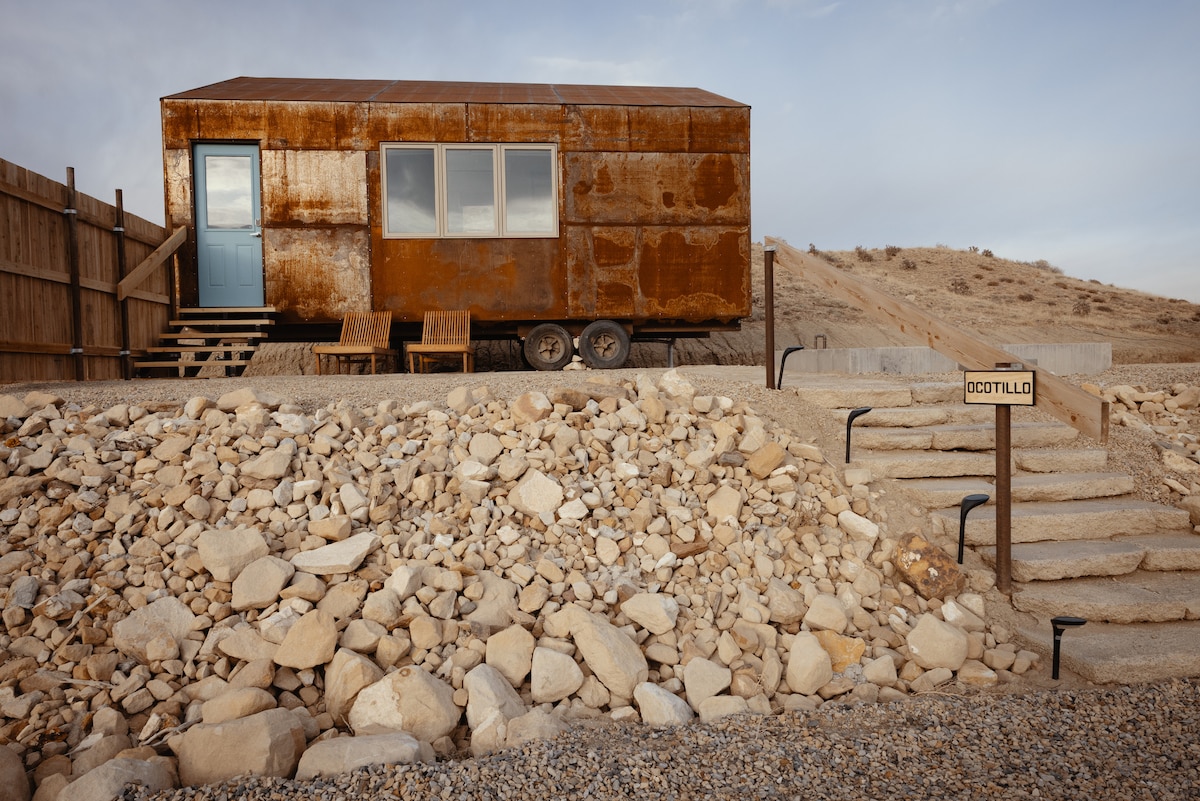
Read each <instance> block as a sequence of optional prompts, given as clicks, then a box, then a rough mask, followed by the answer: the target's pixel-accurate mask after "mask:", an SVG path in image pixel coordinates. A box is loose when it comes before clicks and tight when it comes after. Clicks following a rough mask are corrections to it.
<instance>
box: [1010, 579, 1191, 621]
mask: <svg viewBox="0 0 1200 801" xmlns="http://www.w3.org/2000/svg"><path fill="white" fill-rule="evenodd" d="M1012 602H1013V606H1015V607H1016V608H1017V609H1020V610H1021V611H1023V612H1028V613H1030V614H1032V615H1036V616H1038V617H1040V618H1044V619H1047V620H1048V619H1050V618H1052V617H1054V616H1056V615H1074V616H1076V617H1082V618H1084V619H1086V620H1094V621H1101V622H1105V623H1162V622H1165V621H1170V620H1196V619H1198V618H1200V573H1193V572H1174V573H1150V572H1143V571H1138V572H1135V573H1130V574H1127V575H1124V576H1115V577H1107V578H1079V579H1067V580H1063V581H1037V582H1033V583H1030V584H1024V585H1020V586H1019V587H1017V588H1015V589H1014V591H1013V596H1012Z"/></svg>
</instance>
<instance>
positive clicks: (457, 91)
mask: <svg viewBox="0 0 1200 801" xmlns="http://www.w3.org/2000/svg"><path fill="white" fill-rule="evenodd" d="M163 99H164V100H288V101H301V102H304V101H308V102H312V101H318V102H331V103H367V102H372V103H504V104H509V103H512V104H534V105H555V106H557V105H561V104H563V103H566V104H570V105H593V106H718V107H719V106H728V107H736V108H744V107H746V104H745V103H739V102H737V101H736V100H730V99H729V98H727V97H721V96H720V95H715V94H713V93H712V92H706V91H704V90H703V89H695V88H677V87H664V86H583V85H573V84H548V83H468V82H457V81H371V80H350V79H341V78H248V77H241V78H232V79H230V80H228V81H221V82H220V83H214V84H210V85H208V86H202V87H200V88H198V89H192V90H189V91H187V92H180V93H179V94H174V95H168V96H167V97H165V98H163Z"/></svg>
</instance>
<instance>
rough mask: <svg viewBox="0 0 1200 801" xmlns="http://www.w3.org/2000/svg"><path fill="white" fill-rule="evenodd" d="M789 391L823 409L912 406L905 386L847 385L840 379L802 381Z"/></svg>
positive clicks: (875, 382)
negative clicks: (802, 382)
mask: <svg viewBox="0 0 1200 801" xmlns="http://www.w3.org/2000/svg"><path fill="white" fill-rule="evenodd" d="M793 391H794V392H795V393H796V395H798V396H799V397H800V399H801V400H803V401H806V402H808V403H811V404H813V405H814V406H821V407H823V408H825V409H858V408H861V407H863V406H870V407H872V408H875V407H893V406H911V405H912V402H913V396H912V390H911V389H910V388H909V387H908V386H907V385H901V384H893V383H890V382H887V381H870V380H868V381H859V380H852V381H848V380H846V379H845V378H844V377H830V378H826V379H824V380H822V379H806V380H805V382H804V384H801V385H800V386H797V387H794V388H793ZM868 416H869V415H868Z"/></svg>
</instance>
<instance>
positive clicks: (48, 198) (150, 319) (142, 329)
mask: <svg viewBox="0 0 1200 801" xmlns="http://www.w3.org/2000/svg"><path fill="white" fill-rule="evenodd" d="M74 184H75V175H74V170H73V169H71V168H67V183H66V184H60V183H58V182H56V181H52V180H50V179H49V178H45V177H43V176H41V175H38V174H36V173H33V172H30V171H29V170H26V169H23V168H21V167H18V166H17V165H15V164H12V163H10V162H7V161H4V160H3V159H0V309H2V311H0V383H9V382H19V381H55V380H76V381H83V380H95V379H111V378H129V377H131V375H132V359H133V357H135V356H140V355H142V354H144V353H145V349H146V348H147V347H149V346H151V345H154V344H157V342H158V338H159V336H160V335H161V334H162V332H163V331H165V330H166V328H167V321H168V320H169V318H170V315H171V313H172V303H171V298H172V297H173V295H174V286H173V283H174V281H173V272H174V270H173V269H161V267H159V265H162V264H163V263H164V262H166V261H167V259H168V258H169V257H170V255H171V254H170V253H166V254H165V255H164V254H163V250H165V248H162V247H161V246H162V245H164V243H166V242H167V241H168V236H167V230H166V229H165V228H163V227H162V226H159V225H155V224H154V223H151V222H147V221H146V220H144V219H142V218H140V217H135V216H133V215H131V214H125V212H124V209H123V208H122V199H121V190H120V189H118V190H116V205H109V204H107V203H104V202H102V201H100V200H97V199H95V198H92V197H89V196H87V195H83V194H80V193H78V192H76V191H75V186H74ZM171 240H172V241H173V243H174V244H175V246H176V247H177V246H178V241H180V240H182V236H177V237H171ZM171 250H172V252H173V248H171ZM147 265H149V266H147ZM172 266H173V265H172V264H168V267H169V268H170V267H172ZM155 267H158V268H157V269H154V268H155ZM135 268H136V269H135ZM135 272H136V273H137V275H131V273H135ZM122 279H127V280H125V281H124V282H122ZM135 282H136V283H137V286H136V288H131V284H132V283H135ZM119 284H120V285H121V287H120V291H118V285H119Z"/></svg>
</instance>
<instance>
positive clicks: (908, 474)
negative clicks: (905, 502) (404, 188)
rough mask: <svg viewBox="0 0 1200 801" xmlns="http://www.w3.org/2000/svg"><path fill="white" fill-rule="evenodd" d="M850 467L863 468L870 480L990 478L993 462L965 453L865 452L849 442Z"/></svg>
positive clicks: (989, 456)
mask: <svg viewBox="0 0 1200 801" xmlns="http://www.w3.org/2000/svg"><path fill="white" fill-rule="evenodd" d="M850 459H851V466H852V467H865V468H867V469H869V470H870V471H871V475H872V476H873V477H874V478H935V477H943V478H944V477H947V476H990V475H994V474H995V472H996V459H995V457H994V456H993V455H992V454H990V453H973V452H968V451H892V452H889V451H868V450H865V449H859V448H858V447H857V443H855V442H852V448H851V452H850Z"/></svg>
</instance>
